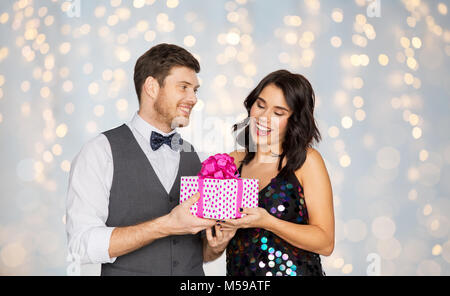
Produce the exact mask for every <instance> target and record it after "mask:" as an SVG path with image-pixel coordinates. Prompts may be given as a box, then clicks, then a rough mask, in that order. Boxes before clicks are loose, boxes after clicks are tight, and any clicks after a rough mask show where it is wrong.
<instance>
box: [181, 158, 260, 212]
mask: <svg viewBox="0 0 450 296" xmlns="http://www.w3.org/2000/svg"><path fill="white" fill-rule="evenodd" d="M197 192H199V193H200V198H199V200H198V201H197V202H196V203H195V204H194V205H192V206H191V208H190V210H191V213H192V214H193V215H195V216H197V217H200V218H211V219H235V218H241V217H242V216H243V215H244V214H241V213H240V212H239V208H256V207H257V206H258V193H259V182H258V180H256V179H242V178H239V174H238V173H237V172H236V166H235V164H234V159H233V157H231V156H229V155H228V154H216V155H213V156H211V157H209V158H208V159H207V160H205V161H204V162H203V163H202V169H201V171H200V173H199V174H198V175H197V176H184V177H181V185H180V203H183V202H184V201H186V200H187V199H189V198H190V197H191V196H192V195H194V194H195V193H197Z"/></svg>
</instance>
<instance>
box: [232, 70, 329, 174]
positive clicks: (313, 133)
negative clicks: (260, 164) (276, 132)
mask: <svg viewBox="0 0 450 296" xmlns="http://www.w3.org/2000/svg"><path fill="white" fill-rule="evenodd" d="M269 84H273V85H275V86H276V87H278V88H279V89H281V90H282V91H283V94H284V97H285V99H286V103H287V104H288V106H289V108H291V110H292V115H291V116H290V117H289V119H288V123H287V130H286V134H285V136H284V140H283V143H282V150H283V152H282V154H281V156H280V158H279V163H278V171H280V170H281V169H282V163H283V160H284V158H286V159H287V162H286V166H285V167H284V168H283V172H282V173H280V175H284V174H286V173H287V172H289V171H294V172H295V171H296V170H298V169H299V168H301V167H302V165H303V163H304V162H305V160H306V151H307V148H309V147H312V145H313V143H314V141H315V142H316V143H318V142H320V140H321V135H320V131H319V129H318V128H317V125H316V122H315V119H314V104H315V95H314V90H313V88H312V86H311V84H310V83H309V81H308V80H307V79H306V78H305V77H303V76H302V75H300V74H294V73H290V72H289V71H286V70H279V71H275V72H273V73H270V74H269V75H267V76H266V77H265V78H264V79H263V80H261V82H260V83H259V84H258V86H256V88H255V89H254V90H253V91H252V92H251V93H250V94H249V95H248V96H247V98H246V99H245V101H244V106H245V108H246V109H247V113H248V117H247V118H246V119H245V120H244V121H242V122H240V123H237V124H235V125H234V126H233V131H234V132H236V131H237V130H238V129H240V128H242V127H243V126H245V129H244V130H243V131H242V132H240V133H239V134H238V136H237V141H238V143H239V144H241V145H242V146H244V147H245V157H244V159H243V160H242V163H243V164H248V163H249V162H250V161H251V160H252V159H253V158H254V157H255V152H252V151H254V150H252V149H250V145H252V143H251V141H252V139H251V137H250V135H249V131H250V129H249V124H248V123H249V121H250V109H251V108H252V106H253V104H254V103H255V101H256V100H257V99H258V97H259V95H260V93H261V92H262V90H263V89H264V88H265V87H266V86H268V85H269Z"/></svg>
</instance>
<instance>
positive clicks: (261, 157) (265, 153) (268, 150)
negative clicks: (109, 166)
mask: <svg viewBox="0 0 450 296" xmlns="http://www.w3.org/2000/svg"><path fill="white" fill-rule="evenodd" d="M281 154H282V148H281V145H277V146H275V145H272V146H268V145H264V146H262V145H258V146H257V150H256V152H255V161H256V162H258V163H278V161H279V160H280V155H281Z"/></svg>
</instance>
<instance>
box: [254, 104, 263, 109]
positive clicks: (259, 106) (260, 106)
mask: <svg viewBox="0 0 450 296" xmlns="http://www.w3.org/2000/svg"><path fill="white" fill-rule="evenodd" d="M256 106H258V108H264V106H262V105H260V104H256Z"/></svg>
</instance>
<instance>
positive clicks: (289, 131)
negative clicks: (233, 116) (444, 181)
mask: <svg viewBox="0 0 450 296" xmlns="http://www.w3.org/2000/svg"><path fill="white" fill-rule="evenodd" d="M199 72H200V65H199V62H198V61H197V60H196V59H195V58H194V57H193V56H192V54H191V53H189V52H188V51H186V50H185V49H183V48H181V47H179V46H176V45H171V44H159V45H156V46H154V47H152V48H151V49H149V50H148V51H147V52H145V53H144V54H143V55H142V56H141V57H140V58H139V59H138V60H137V62H136V65H135V69H134V83H135V87H136V93H137V96H138V99H139V111H138V112H137V113H136V114H135V115H134V116H133V118H132V119H131V121H130V122H128V123H126V124H123V125H121V126H119V127H117V128H114V129H111V130H109V131H106V132H104V133H102V134H100V135H98V136H97V137H95V138H94V139H92V140H91V141H90V142H88V143H87V144H85V145H84V146H83V148H82V149H81V151H80V152H79V154H78V155H77V156H76V157H75V159H74V160H73V163H72V166H71V171H70V178H69V189H68V194H67V213H66V217H67V223H66V230H67V235H68V247H69V252H70V253H71V254H80V255H81V263H82V264H86V263H101V264H102V267H101V275H104V276H108V275H191V276H192V275H193V276H201V275H204V271H203V263H204V262H208V261H212V260H215V259H216V258H218V257H219V256H221V254H223V252H224V251H226V260H227V271H226V273H227V275H250V276H252V275H290V276H295V275H324V272H323V269H322V265H321V261H320V255H324V256H328V255H330V254H331V253H332V251H333V248H334V212H333V201H332V189H331V185H330V180H329V177H328V173H327V169H326V167H325V164H324V161H323V159H322V157H321V155H320V153H319V152H318V151H317V150H315V149H313V148H312V145H313V142H314V141H315V142H319V141H320V132H319V130H318V128H317V126H316V123H315V119H314V100H315V98H314V91H313V89H312V87H311V85H310V83H309V82H308V80H307V79H306V78H305V77H303V76H302V75H299V74H293V73H290V72H288V71H286V70H280V71H276V72H273V73H270V74H269V75H267V76H266V77H265V78H264V79H263V80H262V81H261V82H260V83H259V84H258V85H257V86H256V88H255V89H254V90H253V91H252V92H251V93H250V94H249V95H248V97H247V98H246V99H245V101H244V106H245V108H246V109H247V112H248V118H247V119H246V120H245V121H244V122H243V123H238V124H236V125H235V126H234V130H235V131H236V132H238V130H239V129H240V128H241V127H243V129H242V130H241V131H240V132H239V136H238V141H242V145H243V146H245V151H244V152H238V151H234V152H231V153H230V156H232V157H233V158H234V161H235V165H236V167H237V168H238V172H239V174H240V176H241V177H242V178H251V179H258V180H259V184H260V187H259V189H260V191H259V201H258V207H257V208H253V209H251V208H241V209H240V211H241V212H242V213H244V214H246V215H244V217H242V218H240V219H230V220H210V219H202V218H198V217H195V216H193V215H192V214H191V213H190V210H189V208H190V206H191V205H193V204H194V203H195V202H196V201H197V200H198V199H199V194H198V193H196V194H194V195H193V196H192V197H191V198H189V199H188V200H187V201H186V202H184V203H182V204H180V203H179V197H180V177H181V176H196V175H197V174H198V173H199V171H200V169H201V161H200V159H199V156H198V154H197V153H196V152H195V149H194V147H192V145H191V144H190V143H188V142H187V141H185V140H183V139H182V138H181V137H180V135H179V134H178V133H177V132H176V128H177V127H184V126H187V125H188V124H189V117H190V114H191V110H192V108H193V107H194V105H195V104H196V103H197V96H196V93H197V90H198V88H199V82H198V78H197V73H199ZM211 103H213V102H211ZM275 123H276V124H275ZM239 139H241V140H239ZM242 139H244V140H242ZM273 139H275V140H273ZM202 234H203V235H202Z"/></svg>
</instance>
